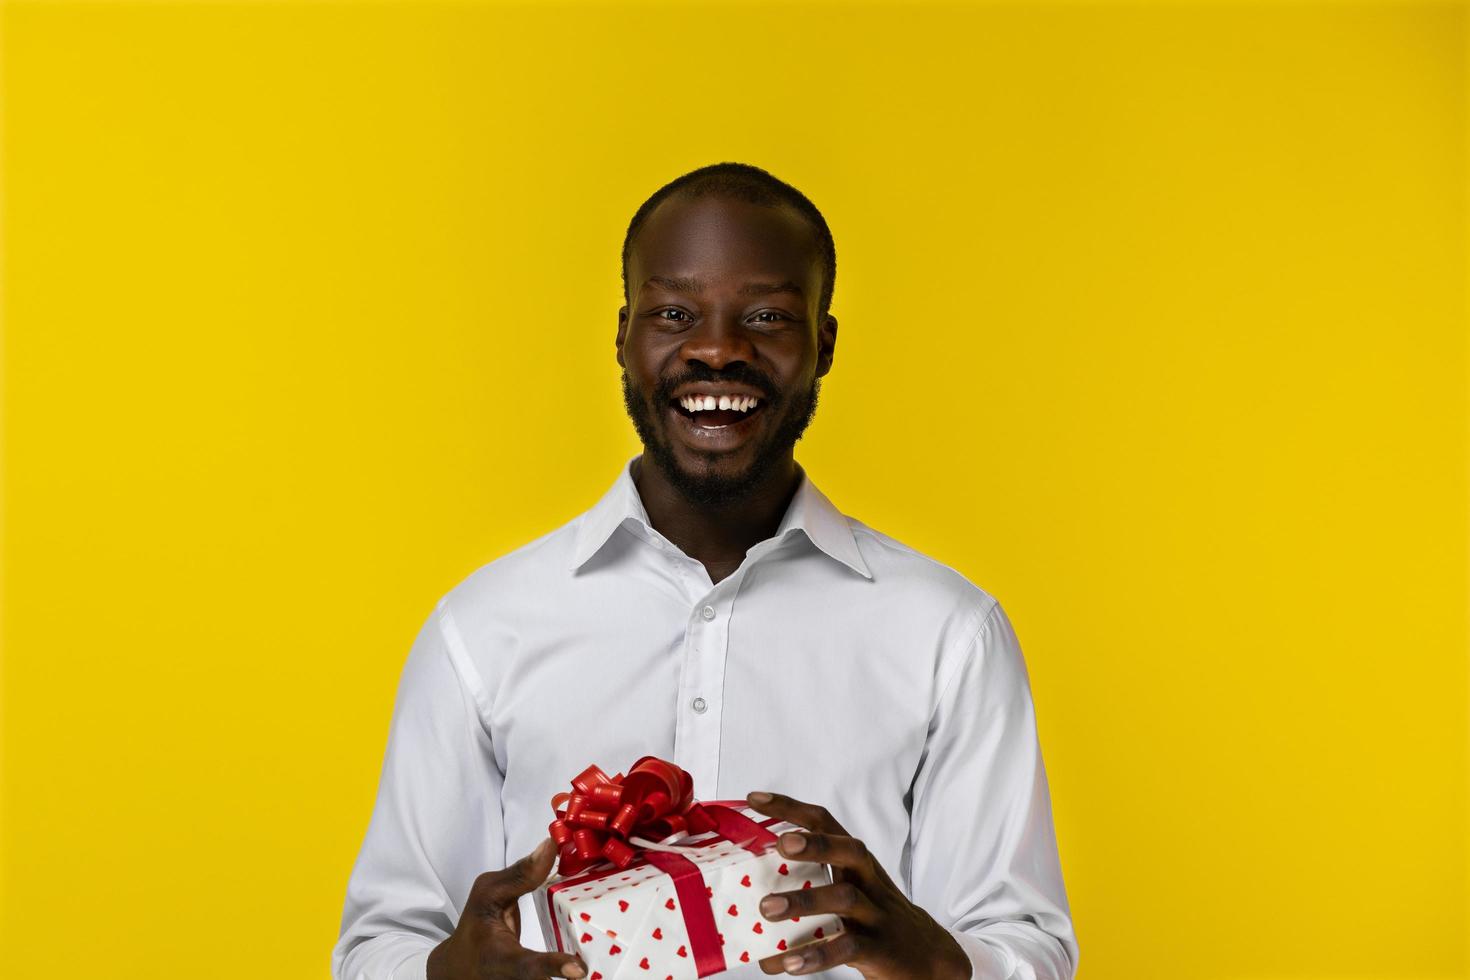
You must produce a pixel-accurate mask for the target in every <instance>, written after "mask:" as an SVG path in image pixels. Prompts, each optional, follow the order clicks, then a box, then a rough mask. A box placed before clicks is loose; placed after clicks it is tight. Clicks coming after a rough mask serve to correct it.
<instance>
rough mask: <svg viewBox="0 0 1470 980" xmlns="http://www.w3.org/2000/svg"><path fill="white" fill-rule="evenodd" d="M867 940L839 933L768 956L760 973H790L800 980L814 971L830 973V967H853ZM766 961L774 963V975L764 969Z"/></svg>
mask: <svg viewBox="0 0 1470 980" xmlns="http://www.w3.org/2000/svg"><path fill="white" fill-rule="evenodd" d="M867 941H868V940H867V939H866V938H865V937H863V936H860V935H859V934H857V933H855V932H840V933H838V934H837V935H835V936H833V937H832V938H831V939H819V940H817V941H816V942H812V943H805V944H803V945H801V946H794V947H792V948H791V949H788V950H787V951H786V952H784V953H782V954H780V955H779V956H768V957H766V958H765V959H763V960H761V961H760V963H761V970H763V971H764V972H766V973H771V972H776V973H790V974H794V975H796V976H800V975H802V974H805V973H815V972H816V971H818V970H830V969H832V968H833V967H834V966H841V965H842V964H844V963H846V964H849V965H851V964H853V963H855V962H857V961H858V960H859V959H861V957H862V952H863V944H864V943H866V942H867ZM767 961H774V965H775V966H776V969H775V970H774V971H772V970H767V969H766V963H767Z"/></svg>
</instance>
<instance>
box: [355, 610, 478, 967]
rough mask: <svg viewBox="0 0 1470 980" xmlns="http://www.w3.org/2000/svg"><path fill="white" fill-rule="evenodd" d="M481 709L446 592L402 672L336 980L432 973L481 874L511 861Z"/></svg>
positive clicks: (476, 681)
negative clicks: (433, 958) (435, 953)
mask: <svg viewBox="0 0 1470 980" xmlns="http://www.w3.org/2000/svg"><path fill="white" fill-rule="evenodd" d="M482 707H483V708H484V710H485V713H483V714H482V712H481V709H482ZM483 717H488V704H487V703H486V701H485V698H484V695H483V692H482V689H481V686H480V684H479V680H478V675H477V674H476V673H475V671H474V668H473V666H472V665H471V664H470V662H469V659H468V656H467V654H466V652H465V649H464V644H463V642H462V640H461V639H460V637H459V633H458V631H457V630H456V628H455V626H454V621H453V618H452V617H451V615H450V612H449V608H448V606H447V604H446V600H443V599H441V600H440V602H439V603H438V605H437V606H436V607H435V609H434V612H433V613H432V614H431V615H430V616H429V618H428V619H427V620H426V621H425V622H424V624H423V626H422V627H421V628H420V630H419V632H418V635H417V637H416V638H415V639H414V641H413V646H412V647H411V649H410V650H409V653H408V657H407V660H406V661H405V663H404V666H403V670H402V674H401V676H400V678H399V682H398V691H397V695H396V697H395V701H394V705H393V715H392V720H391V722H390V723H389V729H388V746H387V750H386V753H385V755H384V759H383V768H382V773H381V776H380V778H379V782H378V792H377V799H376V801H375V803H374V805H373V812H372V816H371V818H370V820H369V822H368V828H367V833H366V835H365V838H364V840H363V843H362V849H361V850H360V851H359V853H358V856H357V861H356V863H355V864H354V865H353V868H352V874H351V877H350V878H349V880H348V883H347V898H346V902H345V904H344V906H343V910H342V926H341V933H340V936H339V938H338V940H337V943H336V945H335V946H334V947H333V949H332V962H331V969H332V976H333V977H334V978H336V980H424V977H425V974H426V972H427V968H428V959H429V952H430V951H431V950H432V949H433V948H434V947H435V946H437V945H439V943H441V942H443V941H444V940H445V939H447V938H448V937H449V935H450V933H451V932H453V931H454V927H455V925H456V924H457V923H458V922H459V916H460V912H461V910H462V909H463V908H464V905H465V900H466V898H467V897H468V895H469V891H470V887H471V885H473V883H474V880H475V878H476V877H477V876H478V875H479V874H480V873H481V872H483V871H491V870H498V869H500V868H503V867H505V832H504V823H503V815H502V810H501V798H500V791H501V785H502V781H503V775H502V773H501V771H500V769H499V766H498V765H497V764H496V761H495V756H494V753H493V751H492V746H491V742H490V735H489V732H488V731H487V730H486V728H485V725H484V724H483V723H482V721H481V719H482V718H483Z"/></svg>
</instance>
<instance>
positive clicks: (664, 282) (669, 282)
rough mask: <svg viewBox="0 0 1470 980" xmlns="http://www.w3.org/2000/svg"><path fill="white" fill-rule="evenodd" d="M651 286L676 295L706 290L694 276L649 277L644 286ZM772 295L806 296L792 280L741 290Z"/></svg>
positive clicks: (752, 284) (741, 291)
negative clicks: (660, 287)
mask: <svg viewBox="0 0 1470 980" xmlns="http://www.w3.org/2000/svg"><path fill="white" fill-rule="evenodd" d="M649 284H652V285H655V286H662V287H664V288H665V289H668V290H671V291H673V292H676V293H697V292H700V291H701V290H703V289H704V283H702V282H700V281H699V280H698V279H695V278H693V277H692V276H649V277H648V281H647V282H645V283H644V285H645V286H647V285H649ZM772 293H795V294H796V295H797V296H804V295H805V294H804V293H803V292H802V290H801V287H800V286H798V285H797V284H796V283H794V282H792V281H791V280H790V279H788V280H786V281H785V282H748V283H746V284H745V285H744V286H741V287H740V289H739V295H741V296H768V295H770V294H772Z"/></svg>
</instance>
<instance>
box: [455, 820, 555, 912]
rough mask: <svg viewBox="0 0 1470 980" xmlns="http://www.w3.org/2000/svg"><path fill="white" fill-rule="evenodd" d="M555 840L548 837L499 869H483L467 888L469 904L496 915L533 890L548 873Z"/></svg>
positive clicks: (553, 856) (553, 860) (552, 861)
mask: <svg viewBox="0 0 1470 980" xmlns="http://www.w3.org/2000/svg"><path fill="white" fill-rule="evenodd" d="M555 862H556V844H555V842H554V841H553V840H552V839H551V838H550V837H547V838H546V839H544V840H543V841H542V842H541V843H540V844H538V845H537V846H536V849H535V850H533V851H532V852H531V853H530V854H527V855H526V856H525V857H523V858H521V859H520V860H519V861H515V862H512V863H511V864H510V865H509V866H507V867H505V868H503V869H502V870H499V871H486V872H484V873H483V874H481V875H480V876H479V877H478V878H476V879H475V883H474V885H472V886H471V888H470V896H469V903H468V904H469V905H471V906H472V907H473V908H474V909H475V910H476V911H478V912H479V913H480V914H482V915H498V914H499V913H500V912H501V910H503V909H505V908H506V907H507V906H510V905H514V904H515V903H516V899H518V898H520V896H522V895H525V894H527V893H528V892H532V891H535V889H536V888H537V886H539V885H540V884H541V883H542V882H543V881H545V880H546V879H547V877H548V876H549V875H550V874H551V866H552V865H553V864H554V863H555Z"/></svg>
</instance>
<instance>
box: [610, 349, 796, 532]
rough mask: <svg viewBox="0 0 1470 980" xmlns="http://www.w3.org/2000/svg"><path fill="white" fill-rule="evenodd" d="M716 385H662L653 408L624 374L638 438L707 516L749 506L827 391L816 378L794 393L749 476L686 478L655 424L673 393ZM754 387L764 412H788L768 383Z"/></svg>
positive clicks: (710, 378) (683, 380)
mask: <svg viewBox="0 0 1470 980" xmlns="http://www.w3.org/2000/svg"><path fill="white" fill-rule="evenodd" d="M715 380H719V379H718V378H717V377H716V376H713V375H710V376H706V377H693V378H688V377H686V378H680V379H678V380H677V381H674V382H672V383H664V384H660V385H659V386H658V387H657V388H656V389H655V391H654V396H653V397H654V404H653V405H649V404H648V402H646V401H645V400H644V399H643V398H641V397H639V395H638V392H636V391H634V390H633V385H632V383H631V382H630V381H629V380H628V372H627V369H626V368H625V369H624V370H623V407H624V408H625V409H626V410H627V412H628V418H630V419H632V420H633V428H634V429H636V430H637V432H638V438H639V439H640V440H641V441H642V442H643V449H644V452H645V453H646V454H647V456H648V458H649V459H651V460H652V461H653V464H654V465H655V466H657V467H658V468H659V470H660V471H661V472H662V473H663V474H664V476H665V478H666V479H668V481H669V483H670V485H672V486H673V487H674V489H675V490H677V491H678V492H679V494H680V495H681V496H683V498H684V499H685V500H687V501H689V502H690V503H691V504H693V505H695V506H696V507H700V508H704V509H707V510H717V509H720V508H723V507H728V506H730V505H731V504H735V503H738V502H739V501H741V500H744V499H745V498H746V497H748V496H749V495H750V493H751V492H752V491H753V490H755V489H756V488H757V487H759V486H760V485H761V484H762V483H763V482H764V481H765V480H766V479H767V478H768V477H769V476H770V475H771V473H772V472H773V471H774V470H775V468H776V467H777V466H778V465H779V464H780V463H781V461H782V460H783V459H785V458H786V457H787V455H788V454H789V453H790V452H791V450H792V449H793V447H795V446H796V443H797V441H798V440H800V439H801V437H802V434H803V433H805V432H806V429H807V426H809V425H811V422H812V417H813V416H815V415H816V413H817V399H818V397H819V396H820V395H821V391H822V379H821V378H813V379H812V384H811V387H810V388H808V389H806V390H805V391H800V392H797V393H795V395H794V401H793V403H792V405H791V407H790V408H789V409H786V410H785V411H784V414H783V417H782V419H781V422H780V424H779V425H777V426H776V430H775V431H774V432H772V433H771V435H770V437H769V438H768V439H767V440H766V441H765V443H764V444H763V445H761V446H758V447H756V454H755V461H754V462H752V463H751V465H750V468H749V469H747V470H746V471H745V472H744V473H741V474H739V475H737V476H733V477H726V476H721V475H719V474H703V475H701V474H696V473H687V472H685V471H684V470H683V469H681V468H680V467H679V463H678V460H677V459H675V458H674V450H673V447H672V446H671V445H670V444H669V442H668V441H667V440H666V439H663V438H661V437H660V434H659V430H658V428H657V427H656V426H655V424H654V413H655V412H657V411H661V410H662V408H661V407H660V406H665V405H667V404H668V403H669V401H670V399H671V398H672V396H673V391H674V389H675V388H677V387H678V386H679V385H681V384H684V383H686V382H688V381H715ZM723 380H727V381H742V382H746V383H750V381H751V380H753V379H751V378H749V377H739V378H733V377H726V378H724V379H723ZM754 387H757V388H758V389H759V390H761V391H762V392H764V393H765V395H766V399H765V400H766V405H765V407H764V408H763V409H761V411H763V412H771V411H776V412H781V411H782V410H783V408H784V406H785V403H786V399H784V398H773V397H771V391H772V386H771V385H770V384H769V383H756V384H755V385H754Z"/></svg>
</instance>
